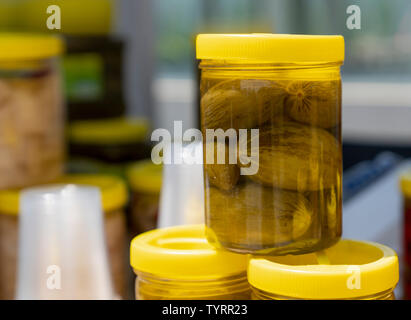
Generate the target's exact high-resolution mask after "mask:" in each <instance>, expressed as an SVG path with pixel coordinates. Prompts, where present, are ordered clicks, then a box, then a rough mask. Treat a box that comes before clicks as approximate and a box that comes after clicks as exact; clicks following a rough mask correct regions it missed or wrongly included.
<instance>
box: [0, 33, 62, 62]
mask: <svg viewBox="0 0 411 320" xmlns="http://www.w3.org/2000/svg"><path fill="white" fill-rule="evenodd" d="M64 50H65V45H64V42H63V40H62V39H61V38H60V37H58V36H54V35H44V34H35V33H32V34H31V33H18V32H15V33H14V32H0V61H13V60H18V61H21V60H26V61H27V60H41V59H47V58H52V57H55V56H60V55H61V54H63V52H64Z"/></svg>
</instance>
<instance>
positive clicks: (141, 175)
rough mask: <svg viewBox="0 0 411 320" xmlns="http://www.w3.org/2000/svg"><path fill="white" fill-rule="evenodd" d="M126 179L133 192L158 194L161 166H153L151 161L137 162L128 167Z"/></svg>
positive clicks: (161, 175)
mask: <svg viewBox="0 0 411 320" xmlns="http://www.w3.org/2000/svg"><path fill="white" fill-rule="evenodd" d="M127 177H128V180H129V184H130V186H131V188H132V189H133V190H134V191H137V192H138V191H139V192H145V193H160V191H161V184H162V179H163V166H162V165H157V164H154V163H153V162H152V161H151V160H142V161H138V162H135V163H134V164H132V165H130V167H129V169H128V170H127Z"/></svg>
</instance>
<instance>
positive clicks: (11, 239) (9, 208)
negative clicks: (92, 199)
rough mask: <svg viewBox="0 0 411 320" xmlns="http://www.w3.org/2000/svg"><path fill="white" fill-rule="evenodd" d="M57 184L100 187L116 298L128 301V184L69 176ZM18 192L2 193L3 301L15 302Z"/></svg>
mask: <svg viewBox="0 0 411 320" xmlns="http://www.w3.org/2000/svg"><path fill="white" fill-rule="evenodd" d="M55 182H56V183H57V184H78V185H88V186H94V187H98V188H99V189H100V191H101V197H102V208H103V210H104V213H105V216H104V224H105V226H104V228H105V237H106V245H107V250H108V258H109V264H110V268H111V274H112V279H113V285H114V289H115V292H116V294H117V295H118V296H119V297H123V298H126V297H127V293H126V290H127V283H126V281H127V270H128V268H127V231H126V218H125V212H124V207H125V205H126V203H127V189H126V186H125V183H124V182H123V181H122V180H121V179H119V178H116V177H112V176H103V175H69V176H64V177H62V178H60V179H58V180H56V181H55ZM19 196H20V191H19V190H17V189H16V190H4V191H0V261H2V264H1V268H0V300H3V299H14V295H15V282H16V263H17V261H16V260H17V256H18V252H17V250H18V213H19Z"/></svg>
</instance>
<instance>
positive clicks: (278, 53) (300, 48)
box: [197, 33, 344, 63]
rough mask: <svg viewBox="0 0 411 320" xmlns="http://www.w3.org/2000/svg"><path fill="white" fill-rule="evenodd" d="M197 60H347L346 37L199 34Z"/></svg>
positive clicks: (284, 61)
mask: <svg viewBox="0 0 411 320" xmlns="http://www.w3.org/2000/svg"><path fill="white" fill-rule="evenodd" d="M197 59H212V60H234V61H235V60H241V61H255V62H257V61H258V62H274V63H329V62H339V63H342V62H343V61H344V38H343V37H342V36H338V35H335V36H325V35H318V36H315V35H299V34H271V33H252V34H199V35H198V36H197Z"/></svg>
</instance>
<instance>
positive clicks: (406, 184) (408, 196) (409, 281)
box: [400, 172, 411, 299]
mask: <svg viewBox="0 0 411 320" xmlns="http://www.w3.org/2000/svg"><path fill="white" fill-rule="evenodd" d="M400 184H401V190H402V193H403V197H404V262H405V265H404V266H403V267H404V281H405V283H404V298H405V299H411V172H408V173H404V174H403V175H402V176H401V178H400Z"/></svg>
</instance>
